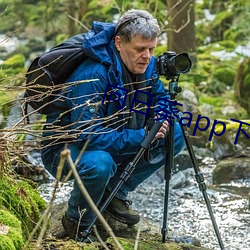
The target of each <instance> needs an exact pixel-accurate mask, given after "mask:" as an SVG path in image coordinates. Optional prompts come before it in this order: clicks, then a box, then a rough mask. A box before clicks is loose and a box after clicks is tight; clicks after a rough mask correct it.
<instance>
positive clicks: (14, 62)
mask: <svg viewBox="0 0 250 250" xmlns="http://www.w3.org/2000/svg"><path fill="white" fill-rule="evenodd" d="M24 64H25V56H24V55H23V54H16V55H14V56H12V57H10V58H8V59H7V60H5V61H4V63H3V64H2V69H9V68H11V67H15V68H23V67H24Z"/></svg>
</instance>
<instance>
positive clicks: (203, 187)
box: [180, 125, 225, 250]
mask: <svg viewBox="0 0 250 250" xmlns="http://www.w3.org/2000/svg"><path fill="white" fill-rule="evenodd" d="M180 127H181V130H182V133H183V136H184V139H185V142H186V146H187V150H188V153H189V156H190V159H191V162H192V163H193V167H194V171H195V179H196V181H197V183H198V185H199V189H200V191H201V192H202V195H203V197H204V200H205V203H206V206H207V210H208V212H209V215H210V218H211V221H212V224H213V228H214V231H215V234H216V237H217V239H218V242H219V245H220V248H221V250H224V249H225V247H224V245H223V242H222V239H221V235H220V232H219V229H218V226H217V223H216V220H215V217H214V214H213V210H212V207H211V204H210V201H209V199H208V195H207V192H206V189H207V187H206V184H205V182H204V177H203V174H202V173H201V171H200V169H199V165H198V162H197V159H196V157H195V154H194V151H193V148H192V145H191V142H190V139H189V134H188V131H187V129H186V127H185V126H184V125H181V126H180Z"/></svg>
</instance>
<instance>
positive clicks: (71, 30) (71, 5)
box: [67, 0, 77, 36]
mask: <svg viewBox="0 0 250 250" xmlns="http://www.w3.org/2000/svg"><path fill="white" fill-rule="evenodd" d="M75 2H76V1H75V0H69V1H68V4H67V9H68V14H69V16H70V17H69V22H68V34H69V36H73V35H75V34H76V21H75V20H74V19H77V17H76V3H75Z"/></svg>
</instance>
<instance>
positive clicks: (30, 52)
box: [0, 0, 250, 127]
mask: <svg viewBox="0 0 250 250" xmlns="http://www.w3.org/2000/svg"><path fill="white" fill-rule="evenodd" d="M131 8H138V9H146V10H148V11H149V12H151V13H152V14H153V15H154V16H155V17H156V18H157V19H158V21H159V23H160V26H161V30H162V33H161V35H160V37H159V43H158V46H157V48H156V50H155V56H159V55H160V54H162V53H163V52H165V51H175V52H177V53H181V52H188V53H189V55H190V56H191V58H192V61H193V66H192V69H191V71H190V72H189V74H188V75H182V76H181V78H180V81H181V82H182V83H183V84H184V83H187V85H186V84H184V85H185V88H189V89H191V90H192V91H194V92H195V93H196V95H197V96H198V101H199V103H201V104H203V107H204V104H208V105H212V106H213V110H212V112H210V114H209V115H210V116H209V118H211V119H215V118H225V119H226V118H228V116H227V115H226V117H225V115H223V112H221V108H222V107H225V106H227V105H231V104H232V105H233V106H235V111H236V112H232V113H234V114H233V115H232V116H231V117H230V118H235V119H246V118H247V117H248V116H249V114H250V104H249V102H248V100H247V99H248V96H249V91H250V76H249V67H250V66H249V56H250V52H249V50H250V49H249V46H250V45H249V41H250V40H249V38H250V28H249V21H250V3H249V1H247V0H239V1H234V0H227V1H220V0H215V1H211V0H204V1H201V0H200V1H198V0H197V1H194V0H188V1H181V0H180V1H174V0H170V1H159V0H149V1H134V2H129V1H113V0H105V1H96V0H92V1H85V0H84V1H83V0H81V1H74V0H71V1H67V0H43V1H32V0H15V1H13V0H0V13H1V16H0V18H1V27H0V33H1V34H3V35H4V39H3V40H1V41H0V48H1V49H0V63H1V71H0V86H1V91H0V104H1V113H2V116H3V118H2V121H1V127H4V126H5V125H6V120H5V119H6V117H7V116H8V114H9V111H10V107H11V105H3V104H4V103H6V102H8V101H10V100H11V99H14V97H15V96H17V93H19V90H21V91H23V88H22V87H21V88H17V86H19V87H20V86H24V82H25V72H26V70H27V66H28V65H29V63H30V62H31V61H32V60H33V59H34V58H35V57H36V56H37V55H39V54H42V53H43V52H44V51H46V50H48V49H49V48H51V47H52V46H54V45H57V44H59V43H60V42H62V41H63V40H65V39H66V38H68V37H70V36H72V35H75V34H77V33H84V32H86V31H87V30H88V29H89V28H91V24H92V22H93V21H94V20H98V21H108V22H116V20H117V18H118V17H119V15H120V14H121V13H123V12H124V11H125V10H128V9H131ZM14 39H18V40H19V43H18V45H17V46H16V47H15V49H13V50H11V51H9V50H8V49H6V47H5V44H7V43H8V41H11V40H14ZM164 80H165V79H163V81H164ZM165 82H166V81H165ZM166 84H167V82H166ZM5 87H7V89H8V91H7V92H6V88H5ZM13 87H14V88H13ZM225 97H226V98H225ZM201 109H202V107H201ZM218 115H219V116H220V117H218Z"/></svg>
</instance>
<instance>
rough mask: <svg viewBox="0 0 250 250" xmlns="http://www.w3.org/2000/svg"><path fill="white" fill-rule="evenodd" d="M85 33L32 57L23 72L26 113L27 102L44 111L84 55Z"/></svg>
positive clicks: (48, 107)
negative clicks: (24, 76) (24, 75)
mask: <svg viewBox="0 0 250 250" xmlns="http://www.w3.org/2000/svg"><path fill="white" fill-rule="evenodd" d="M84 36H85V35H84V34H78V35H75V36H73V37H71V38H69V39H68V40H66V41H64V42H63V43H62V44H59V45H58V46H56V47H54V48H52V49H50V50H49V51H48V52H46V53H44V54H43V55H42V56H39V57H37V58H35V59H34V61H32V63H31V65H30V66H29V68H28V70H27V72H26V88H25V93H24V100H25V114H26V115H27V112H28V105H30V106H31V107H32V108H33V109H34V110H35V111H37V112H39V113H40V114H45V115H46V114H47V113H48V112H49V110H51V105H52V104H53V101H54V99H55V97H59V94H58V92H59V91H60V90H61V89H62V87H63V86H64V85H65V81H66V79H67V78H68V77H69V76H70V75H71V73H72V72H73V71H74V70H75V69H76V68H77V67H78V66H79V65H80V64H81V63H82V62H83V60H84V59H86V55H85V54H84V48H83V46H82V42H83V40H84Z"/></svg>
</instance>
